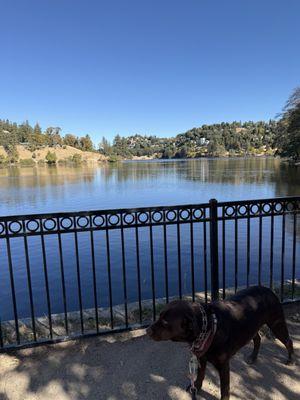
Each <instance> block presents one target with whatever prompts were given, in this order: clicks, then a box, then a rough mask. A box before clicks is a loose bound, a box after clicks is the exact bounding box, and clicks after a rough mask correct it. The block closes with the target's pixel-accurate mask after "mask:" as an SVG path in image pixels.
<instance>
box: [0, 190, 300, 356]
mask: <svg viewBox="0 0 300 400" xmlns="http://www.w3.org/2000/svg"><path fill="white" fill-rule="evenodd" d="M299 214H300V197H286V198H275V199H262V200H249V201H248V200H247V201H238V202H217V200H215V199H213V200H211V201H210V202H209V203H206V204H193V205H180V206H170V207H146V208H136V209H121V210H101V211H88V212H74V213H72V212H71V213H56V214H36V215H21V216H5V217H0V350H2V351H3V350H7V349H9V348H15V347H21V346H29V345H34V344H38V343H45V342H56V341H61V340H66V339H69V338H74V337H79V336H89V335H98V334H104V333H108V332H110V333H111V332H116V331H121V330H128V329H133V328H137V327H141V326H145V325H147V324H148V323H149V322H150V321H152V320H154V319H155V318H156V317H157V314H158V313H159V311H160V309H161V307H162V306H163V304H165V303H166V302H168V301H170V300H172V299H174V298H189V299H191V300H192V301H195V300H196V301H197V300H203V301H208V300H210V299H213V300H216V299H218V298H219V297H222V298H225V297H226V296H227V294H231V293H233V292H235V291H237V290H238V289H239V288H242V287H246V286H249V285H253V284H264V285H267V286H269V287H272V288H273V289H274V290H275V291H276V292H277V294H278V296H279V297H280V299H281V301H293V300H296V299H297V298H299V296H300V293H299V285H298V283H299V282H298V280H297V278H299V277H300V271H299V267H298V265H297V263H296V260H297V259H298V252H299V251H300V245H299V243H300V231H298V225H299V224H298V225H297V219H298V216H299ZM299 226H300V225H299Z"/></svg>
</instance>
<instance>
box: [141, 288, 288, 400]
mask: <svg viewBox="0 0 300 400" xmlns="http://www.w3.org/2000/svg"><path fill="white" fill-rule="evenodd" d="M203 307H204V309H205V311H206V313H207V316H208V322H209V324H211V315H212V313H214V314H215V315H216V317H217V321H218V325H217V331H216V334H215V337H214V339H213V342H212V344H211V346H210V348H209V349H208V351H207V352H206V354H205V355H204V356H203V357H201V358H200V359H199V360H198V361H199V366H200V367H199V369H198V377H197V380H196V382H195V385H196V388H197V389H198V390H200V389H201V386H202V382H203V379H204V375H205V367H206V362H207V361H209V362H210V363H212V364H213V365H214V366H215V367H216V369H217V370H218V372H219V375H220V383H221V400H228V399H229V386H230V385H229V360H230V358H231V357H232V356H233V355H234V354H235V353H236V352H237V351H238V350H239V349H240V348H241V347H243V346H245V345H246V344H247V343H248V342H250V341H251V340H253V343H254V349H253V352H252V354H251V355H250V357H249V360H248V361H249V363H253V362H255V360H256V358H257V355H258V351H259V347H260V335H259V333H258V331H259V329H260V328H261V327H262V325H264V324H267V325H268V327H269V328H270V330H271V331H272V333H273V334H274V336H275V337H276V338H277V339H279V340H280V341H281V342H282V343H283V344H284V345H285V347H286V349H287V351H288V360H287V362H288V363H291V362H292V356H293V342H292V340H291V339H290V337H289V333H288V329H287V326H286V322H285V318H284V313H283V309H282V306H281V304H280V302H279V300H278V298H277V297H276V296H275V294H274V293H273V292H272V291H271V290H270V289H268V288H265V287H262V286H253V287H251V288H249V289H245V290H242V291H240V292H238V293H236V294H235V295H234V296H232V297H231V298H229V299H228V300H224V301H216V302H213V303H210V304H203ZM209 326H210V325H209ZM201 328H202V315H201V312H200V307H199V305H197V303H191V302H187V301H184V300H176V301H172V302H171V303H169V304H167V305H166V307H165V308H164V310H163V311H162V312H161V314H160V317H159V319H158V320H157V321H156V322H154V323H153V324H152V325H151V326H150V327H149V328H148V329H147V333H148V335H149V336H150V337H151V338H152V339H154V340H158V341H160V340H173V341H179V342H187V343H189V344H190V345H191V344H192V343H193V341H194V340H195V339H196V338H197V337H198V335H199V333H200V331H201Z"/></svg>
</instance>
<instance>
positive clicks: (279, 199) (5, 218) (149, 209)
mask: <svg viewBox="0 0 300 400" xmlns="http://www.w3.org/2000/svg"><path fill="white" fill-rule="evenodd" d="M213 200H214V201H215V199H213ZM280 202H285V203H289V202H300V196H287V197H274V198H266V199H252V200H238V201H222V202H216V203H215V204H216V205H217V206H218V208H219V207H232V206H242V205H246V206H247V205H256V204H265V203H266V204H268V203H271V204H274V203H280ZM209 207H210V203H197V204H180V205H178V204H177V205H169V206H151V207H136V208H112V209H103V210H89V211H67V212H55V213H38V214H21V215H5V216H1V215H0V222H10V221H14V220H18V221H24V220H28V219H31V220H34V219H47V218H68V217H80V216H86V217H89V216H95V215H116V214H134V213H143V212H155V211H171V210H174V211H177V210H189V209H208V208H209Z"/></svg>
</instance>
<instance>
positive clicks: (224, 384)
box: [216, 361, 230, 400]
mask: <svg viewBox="0 0 300 400" xmlns="http://www.w3.org/2000/svg"><path fill="white" fill-rule="evenodd" d="M216 368H217V370H218V372H219V375H220V384H221V400H229V397H230V394H229V393H230V367H229V361H226V362H224V363H222V364H218V365H216Z"/></svg>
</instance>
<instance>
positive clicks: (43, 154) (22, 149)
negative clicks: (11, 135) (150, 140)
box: [0, 145, 107, 165]
mask: <svg viewBox="0 0 300 400" xmlns="http://www.w3.org/2000/svg"><path fill="white" fill-rule="evenodd" d="M15 148H16V152H17V154H18V162H19V163H20V164H27V165H30V164H31V165H34V164H37V163H43V162H47V159H46V158H47V154H48V153H49V152H50V153H52V154H55V156H56V162H57V163H68V162H75V163H80V162H84V163H93V164H95V163H98V162H103V161H106V160H107V157H106V156H104V155H102V154H99V153H97V152H91V151H82V150H79V149H76V148H75V147H72V146H66V145H65V146H59V145H57V146H54V147H50V146H43V147H41V148H39V149H36V150H35V151H30V150H29V149H28V148H27V147H26V146H24V145H16V146H15ZM74 155H75V158H74ZM1 156H2V159H6V158H8V157H9V154H8V152H7V151H6V150H5V148H4V147H3V146H0V158H1Z"/></svg>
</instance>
